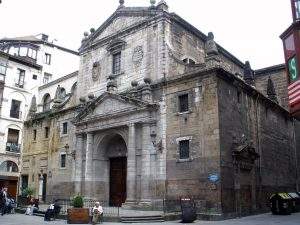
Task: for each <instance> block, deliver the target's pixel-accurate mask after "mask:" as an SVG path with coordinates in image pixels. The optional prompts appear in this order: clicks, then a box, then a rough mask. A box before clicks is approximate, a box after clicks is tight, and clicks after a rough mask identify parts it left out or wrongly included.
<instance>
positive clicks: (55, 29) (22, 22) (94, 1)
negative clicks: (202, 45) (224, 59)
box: [0, 0, 292, 69]
mask: <svg viewBox="0 0 300 225" xmlns="http://www.w3.org/2000/svg"><path fill="white" fill-rule="evenodd" d="M157 2H159V0H157ZM166 2H167V3H168V5H169V11H170V12H175V13H176V14H178V15H179V16H181V17H182V18H184V19H185V20H186V21H188V22H189V23H191V24H192V25H193V26H195V27H196V28H198V29H199V30H200V31H202V32H203V33H205V34H207V33H208V32H210V31H212V32H213V33H214V36H215V40H216V42H217V43H218V44H220V45H221V46H222V47H224V48H225V49H226V50H228V51H229V52H231V53H232V54H233V55H234V56H236V57H237V58H238V59H240V60H241V61H243V62H244V61H246V60H249V61H250V64H251V66H252V68H253V69H259V68H263V67H268V66H272V65H276V64H281V63H284V56H283V49H282V42H281V39H280V38H279V36H280V34H281V33H283V31H284V30H285V29H286V28H287V27H288V26H289V25H290V24H291V23H292V13H291V7H290V1H289V0H276V1H274V0H226V1H224V0H166ZM118 5H119V0H2V3H1V4H0V38H3V37H17V36H25V35H36V34H40V33H45V34H48V35H49V39H50V40H54V39H56V40H57V42H56V44H58V45H61V46H64V47H67V48H70V49H74V50H78V48H79V46H80V43H81V39H82V37H83V33H84V31H89V30H90V28H92V27H93V28H95V29H97V28H98V27H99V26H100V25H101V24H102V23H103V22H104V21H105V20H106V19H107V18H108V17H109V16H110V15H111V14H112V13H113V12H114V11H115V10H116V9H117V7H118ZM125 6H150V0H125Z"/></svg>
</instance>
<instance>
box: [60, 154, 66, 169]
mask: <svg viewBox="0 0 300 225" xmlns="http://www.w3.org/2000/svg"><path fill="white" fill-rule="evenodd" d="M66 159H67V155H66V154H65V153H63V154H61V155H60V168H66Z"/></svg>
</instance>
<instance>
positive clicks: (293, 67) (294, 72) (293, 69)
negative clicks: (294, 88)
mask: <svg viewBox="0 0 300 225" xmlns="http://www.w3.org/2000/svg"><path fill="white" fill-rule="evenodd" d="M288 71H289V78H290V83H293V82H294V81H296V80H297V78H298V68H297V60H296V56H294V57H293V58H291V59H290V60H289V61H288Z"/></svg>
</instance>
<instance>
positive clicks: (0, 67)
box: [0, 61, 7, 81]
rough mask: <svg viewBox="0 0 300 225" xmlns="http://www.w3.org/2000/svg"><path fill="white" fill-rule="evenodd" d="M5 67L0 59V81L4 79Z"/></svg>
mask: <svg viewBox="0 0 300 225" xmlns="http://www.w3.org/2000/svg"><path fill="white" fill-rule="evenodd" d="M6 68H7V67H6V64H5V63H4V62H3V63H1V61H0V81H5V75H6Z"/></svg>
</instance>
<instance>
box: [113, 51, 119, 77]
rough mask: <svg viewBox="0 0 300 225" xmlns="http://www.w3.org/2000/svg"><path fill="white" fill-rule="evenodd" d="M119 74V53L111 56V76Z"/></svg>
mask: <svg viewBox="0 0 300 225" xmlns="http://www.w3.org/2000/svg"><path fill="white" fill-rule="evenodd" d="M120 72H121V52H118V53H116V54H114V55H113V74H119V73H120Z"/></svg>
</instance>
